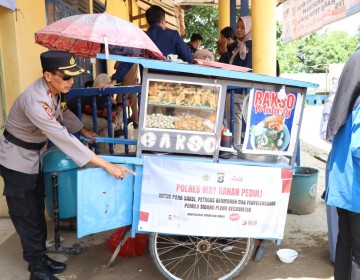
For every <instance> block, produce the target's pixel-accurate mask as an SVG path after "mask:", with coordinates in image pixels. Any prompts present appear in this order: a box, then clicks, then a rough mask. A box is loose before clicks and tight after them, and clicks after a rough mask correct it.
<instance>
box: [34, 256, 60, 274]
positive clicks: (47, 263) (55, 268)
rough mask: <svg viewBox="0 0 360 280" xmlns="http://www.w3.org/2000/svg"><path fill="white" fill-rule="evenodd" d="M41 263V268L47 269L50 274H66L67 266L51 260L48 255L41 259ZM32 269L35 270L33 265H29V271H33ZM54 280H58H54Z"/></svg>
mask: <svg viewBox="0 0 360 280" xmlns="http://www.w3.org/2000/svg"><path fill="white" fill-rule="evenodd" d="M41 263H42V264H43V265H42V266H41V267H45V268H47V269H48V270H49V271H50V273H52V274H58V273H61V272H64V271H65V270H66V264H64V263H62V262H57V261H55V260H53V259H51V258H49V257H48V256H47V255H44V256H43V257H42V258H41ZM32 268H33V267H32V265H31V264H29V267H28V270H29V271H32V270H31V269H32ZM34 269H35V268H34ZM40 270H41V269H40ZM39 279H41V278H39ZM44 279H47V278H44ZM54 279H57V278H54Z"/></svg>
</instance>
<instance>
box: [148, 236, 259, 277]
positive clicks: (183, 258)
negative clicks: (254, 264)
mask: <svg viewBox="0 0 360 280" xmlns="http://www.w3.org/2000/svg"><path fill="white" fill-rule="evenodd" d="M149 247H150V256H151V259H152V260H153V262H154V264H155V265H156V266H157V268H158V269H159V270H160V272H161V273H162V274H163V275H164V276H165V277H166V278H167V279H184V280H185V279H192V280H196V279H199V280H200V279H201V280H207V279H209V280H210V279H211V280H213V279H222V280H225V279H232V278H233V277H234V276H236V275H238V274H239V273H240V272H241V271H242V270H243V269H244V267H245V266H246V265H247V263H248V262H249V260H250V258H251V256H252V252H253V250H254V240H253V239H251V238H220V237H203V236H174V235H163V234H158V233H152V234H151V235H150V239H149Z"/></svg>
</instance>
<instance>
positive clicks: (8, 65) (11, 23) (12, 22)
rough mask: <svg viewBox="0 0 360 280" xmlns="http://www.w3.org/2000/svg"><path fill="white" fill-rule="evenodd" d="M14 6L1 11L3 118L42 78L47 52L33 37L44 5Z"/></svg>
mask: <svg viewBox="0 0 360 280" xmlns="http://www.w3.org/2000/svg"><path fill="white" fill-rule="evenodd" d="M16 4H17V9H18V11H16V12H13V11H11V10H9V9H6V8H4V7H0V26H1V28H0V63H1V67H0V69H1V70H2V72H1V73H0V75H1V76H2V84H0V86H1V87H2V88H1V92H2V94H3V95H4V96H5V100H3V101H5V102H4V103H5V104H3V107H4V108H5V111H6V114H7V112H9V110H10V108H11V105H12V104H13V102H14V100H15V99H16V97H17V96H18V95H19V94H20V93H21V92H22V91H23V90H24V89H25V88H26V87H27V86H29V85H30V84H31V83H32V82H33V81H34V80H35V79H36V78H38V77H39V76H41V67H40V59H39V56H40V53H41V52H43V51H45V50H46V49H45V48H43V47H41V46H39V45H37V44H35V40H34V33H35V32H36V31H38V30H40V29H41V28H43V27H45V26H46V17H45V1H43V0H36V1H28V0H17V1H16ZM34 11H36V13H35V12H34ZM2 192H3V181H2V180H0V194H1V195H2ZM5 215H7V206H6V203H5V199H4V197H3V196H1V198H0V216H5Z"/></svg>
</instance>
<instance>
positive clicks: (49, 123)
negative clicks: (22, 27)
mask: <svg viewBox="0 0 360 280" xmlns="http://www.w3.org/2000/svg"><path fill="white" fill-rule="evenodd" d="M40 60H41V65H42V69H43V76H42V77H41V78H39V79H37V80H36V81H35V82H34V83H33V84H31V85H30V86H29V87H28V88H27V89H26V90H25V91H24V92H23V93H22V94H20V95H19V97H18V98H17V99H16V100H15V102H14V104H13V106H12V107H11V109H10V112H9V115H8V117H7V119H6V121H5V130H4V133H3V135H1V136H0V163H1V164H0V175H1V176H2V177H3V179H4V195H5V196H6V202H7V206H8V209H9V214H10V218H11V220H12V222H13V224H14V227H15V229H16V232H17V233H18V234H19V236H20V241H21V246H22V249H23V251H22V252H23V259H24V260H25V261H27V262H28V263H29V266H28V270H29V271H30V280H56V279H58V278H56V277H55V276H54V275H53V274H57V273H61V272H63V271H65V269H66V265H65V264H64V263H61V262H57V261H55V260H53V259H51V258H50V257H48V256H47V255H46V239H47V225H46V219H45V201H44V199H45V183H44V176H43V172H42V170H41V165H42V157H43V154H44V151H45V149H46V143H47V140H50V141H51V142H52V143H54V144H55V145H56V146H57V147H58V148H59V149H60V150H62V151H63V152H64V153H66V154H67V155H68V156H69V157H70V158H71V159H73V160H74V162H75V163H76V164H77V165H78V166H84V165H86V164H87V163H92V164H94V165H96V166H98V167H101V168H103V169H104V170H105V171H107V172H108V173H109V174H110V175H112V176H114V177H115V178H117V179H121V178H124V177H125V176H126V173H130V174H133V175H136V174H135V173H134V172H133V171H131V170H129V169H127V168H126V167H124V166H121V165H115V164H112V163H110V162H108V161H106V160H105V159H103V158H101V157H99V156H97V155H95V154H94V152H93V151H91V150H90V149H89V148H87V147H86V146H85V145H84V144H83V143H81V142H80V141H79V140H78V139H77V138H76V137H75V136H73V135H72V134H71V133H74V132H78V131H80V133H81V134H82V135H83V136H84V137H86V138H90V139H92V140H93V141H96V139H95V138H94V136H95V135H96V134H95V133H94V132H92V131H88V130H86V129H85V128H84V125H83V124H82V122H81V121H80V120H79V119H78V118H77V117H76V115H75V114H74V113H72V112H71V111H70V110H68V109H67V108H64V109H63V110H62V109H61V108H60V104H61V95H60V93H68V92H69V90H70V89H71V87H72V86H73V84H74V77H75V76H77V75H80V74H81V73H83V72H84V70H83V69H82V68H80V67H78V66H77V65H76V60H75V57H74V56H73V55H72V54H69V53H66V52H62V51H47V52H44V53H42V54H41V55H40Z"/></svg>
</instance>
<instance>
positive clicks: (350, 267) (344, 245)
mask: <svg viewBox="0 0 360 280" xmlns="http://www.w3.org/2000/svg"><path fill="white" fill-rule="evenodd" d="M337 212H338V216H339V235H338V239H337V244H336V257H335V271H334V276H335V280H350V279H351V280H360V214H359V213H354V212H350V211H348V210H344V209H341V208H337Z"/></svg>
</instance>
